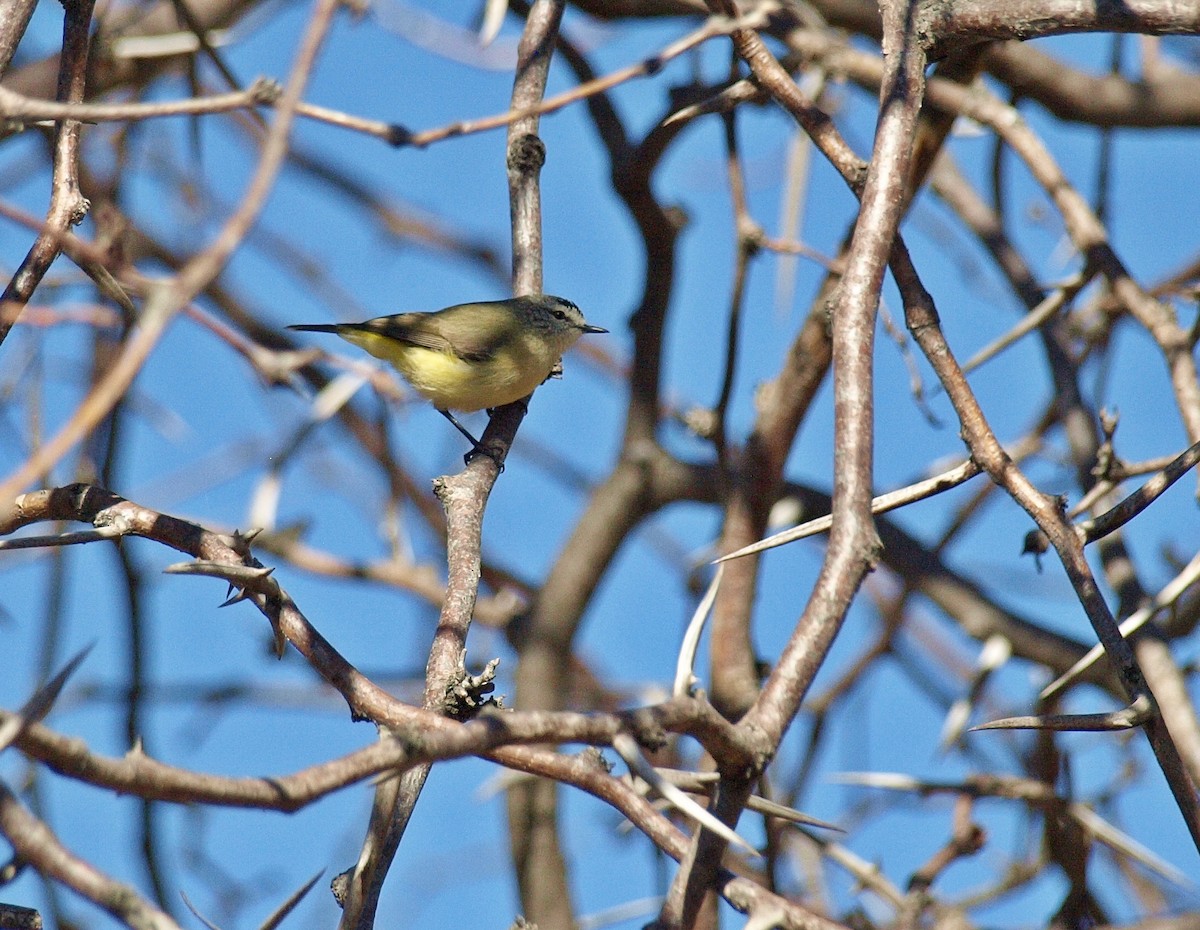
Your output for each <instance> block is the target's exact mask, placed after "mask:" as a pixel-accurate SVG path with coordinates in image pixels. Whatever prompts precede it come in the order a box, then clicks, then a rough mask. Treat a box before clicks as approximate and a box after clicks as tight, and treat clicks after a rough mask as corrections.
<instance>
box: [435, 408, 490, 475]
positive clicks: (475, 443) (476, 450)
mask: <svg viewBox="0 0 1200 930" xmlns="http://www.w3.org/2000/svg"><path fill="white" fill-rule="evenodd" d="M438 413H440V414H441V415H442V416H444V417H445V418H446V419H447V420H449V421H450V422H451V423H453V424H454V428H455V429H456V430H458V431H459V432H460V433H462V434H463V435H464V436H466V437H467V440H468V441H469V442H470V443H471V451H470V452H468V453H467V454H466V455H464V456H463V463H464V464H466V465H470V464H471V459H473V458H474V457H475V456H477V455H486V456H487V457H488V458H490V459H491V460H492V461H493V462H495V463H496V464H497V465H499V466H500V470H501V471H503V470H504V465H503V464H502V463H501V462H500V460H499V459H498V458H496V456H495V455H493V454H492V453H491V452H489V451H488V450H487V449H485V448H484V447H483V446H482V445H480V444H479V440H478V439H476V438H475V437H474V436H472V435H471V432H470V430H468V429H467V428H466V427H465V426H463V425H462V424H461V423H459V422H458V419H457V418H456V417H455V416H454V414H452V413H451V412H450V411H449V410H438Z"/></svg>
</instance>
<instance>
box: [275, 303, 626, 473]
mask: <svg viewBox="0 0 1200 930" xmlns="http://www.w3.org/2000/svg"><path fill="white" fill-rule="evenodd" d="M287 328H288V329H291V330H297V331H299V332H309V333H334V334H335V335H338V336H340V337H341V338H343V339H345V340H346V341H347V342H351V343H353V344H354V345H356V346H358V347H359V348H362V349H366V351H367V352H369V353H371V355H374V356H375V357H376V358H379V359H382V360H383V361H385V362H388V363H389V364H390V365H391V366H392V367H393V368H395V369H396V371H398V372H399V373H400V375H401V376H402V377H403V378H404V380H405V381H407V382H408V383H409V384H410V385H412V387H413V389H414V390H415V391H416V392H417V393H418V394H420V395H421V396H422V397H424V398H425V399H426V400H428V401H429V402H430V403H432V404H433V406H434V408H435V409H436V410H437V411H438V413H440V414H441V415H442V416H444V417H445V418H446V419H447V420H449V421H450V422H451V423H453V424H454V427H455V428H456V429H457V430H458V431H459V432H460V433H462V434H463V435H464V436H465V437H466V438H467V439H468V440H469V441H470V443H471V449H472V451H471V452H468V453H467V455H466V457H465V458H466V460H467V461H468V462H469V461H470V459H471V457H472V456H473V455H474V454H476V453H483V454H485V455H486V454H490V453H488V452H487V450H485V449H483V447H482V446H481V445H480V444H479V440H478V439H476V438H475V437H474V436H473V435H471V433H470V431H469V430H468V429H467V428H466V427H465V426H463V425H462V424H461V423H460V422H459V421H458V419H457V418H456V417H455V416H454V414H453V413H451V412H450V411H451V410H458V411H461V412H464V413H471V412H473V411H476V410H483V409H488V410H489V412H490V410H491V409H492V408H494V407H502V406H504V405H505V404H511V403H514V402H515V401H518V400H521V399H522V398H525V397H527V396H528V395H530V394H532V393H533V390H534V388H536V387H537V386H538V385H539V384H541V383H542V382H543V381H545V380H546V379H547V378H549V377H550V376H551V375H552V374H554V372H555V368H556V367H557V366H558V363H559V360H560V359H561V358H562V354H563V353H564V352H566V350H567V349H569V348H570V347H571V346H572V345H574V344H575V342H576V340H578V339H579V337H580V336H582V335H584V334H585V333H607V332H608V330H607V329H604V328H603V327H601V326H593V325H592V324H591V323H589V322H587V320H585V319H584V316H583V313H582V311H581V310H580V309H579V307H577V306H576V305H575V304H574V303H572V302H571V301H569V300H567V299H566V298H563V297H555V296H553V295H551V294H529V295H525V296H521V297H511V298H508V299H506V300H489V301H481V302H476V303H463V304H455V305H454V306H451V307H446V308H445V309H442V310H435V311H433V312H429V313H420V312H413V313H398V314H394V315H392V316H380V317H375V318H374V319H370V320H367V321H365V322H363V323H332V324H328V323H296V324H293V325H290V326H288V327H287Z"/></svg>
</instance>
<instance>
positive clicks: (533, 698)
mask: <svg viewBox="0 0 1200 930" xmlns="http://www.w3.org/2000/svg"><path fill="white" fill-rule="evenodd" d="M564 7H565V3H564V2H563V0H538V2H536V3H534V4H533V5H532V6H531V8H530V10H529V15H528V17H527V18H526V20H525V31H524V33H523V35H522V36H521V43H520V46H519V48H518V50H517V76H516V80H515V81H514V83H513V93H512V102H511V105H512V107H513V108H514V109H518V110H520V109H525V108H528V107H531V106H533V105H534V104H536V103H537V102H538V101H540V100H541V99H542V97H543V96H544V94H545V90H546V80H547V77H548V76H549V72H550V57H551V53H552V52H553V49H554V44H555V41H556V38H557V35H558V27H559V23H560V22H561V21H562V15H563V9H564ZM537 130H538V118H537V117H536V116H529V117H526V118H524V119H519V120H517V121H515V122H514V123H512V124H511V125H510V126H509V128H508V149H507V159H506V164H507V168H508V190H509V210H510V213H511V221H512V244H513V292H514V293H515V294H529V293H538V292H540V291H541V290H542V208H541V188H540V173H541V168H542V165H543V163H544V162H545V158H546V149H545V145H544V144H543V143H542V140H541V139H540V138H538V135H537ZM523 416H524V409H523V406H522V405H520V404H510V405H509V406H508V407H505V408H502V409H501V410H498V411H497V412H496V415H495V416H494V417H493V419H492V422H491V423H489V424H488V429H487V432H486V433H485V434H484V439H483V441H484V442H485V443H486V442H487V439H488V435H489V434H490V433H491V432H492V427H493V425H497V424H500V425H507V424H509V423H510V422H511V424H512V427H511V428H512V430H513V432H515V431H516V427H517V425H519V423H520V420H521V418H522V417H523ZM510 441H511V439H510ZM537 668H538V663H537V662H536V661H531V659H530V656H528V655H527V654H526V653H525V652H524V651H522V652H521V655H520V657H519V659H518V666H517V671H516V679H517V699H516V700H517V706H518V707H520V708H528V707H530V706H543V701H542V696H541V695H540V694H539V689H538V687H537V684H536V681H531V677H532V678H534V679H536V678H537V677H538V673H537ZM508 820H509V832H510V843H511V855H512V858H513V864H514V866H515V868H516V873H517V885H518V888H519V891H520V895H521V907H522V909H523V912H524V914H525V916H526V917H527V918H528V919H529V920H530V921H532V922H533V923H536V924H537V925H538V926H539V927H541V928H542V930H569V928H570V927H571V926H573V924H574V916H573V909H572V906H571V895H570V888H569V886H568V883H567V866H566V860H565V858H564V856H563V852H562V848H561V846H560V845H559V840H558V797H557V786H556V785H555V783H554V782H552V781H545V780H541V779H539V780H534V781H527V782H522V783H520V784H519V785H517V786H515V787H514V788H512V789H510V791H509V793H508Z"/></svg>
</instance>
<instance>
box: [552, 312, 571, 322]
mask: <svg viewBox="0 0 1200 930" xmlns="http://www.w3.org/2000/svg"><path fill="white" fill-rule="evenodd" d="M550 315H551V316H553V317H554V319H556V320H565V319H566V318H567V315H566V314H565V313H563V312H562V311H561V310H551V311H550Z"/></svg>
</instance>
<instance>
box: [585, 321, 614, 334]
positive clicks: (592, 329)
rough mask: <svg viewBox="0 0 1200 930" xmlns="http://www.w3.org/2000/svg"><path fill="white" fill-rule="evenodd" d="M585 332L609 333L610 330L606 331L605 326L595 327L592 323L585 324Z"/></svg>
mask: <svg viewBox="0 0 1200 930" xmlns="http://www.w3.org/2000/svg"><path fill="white" fill-rule="evenodd" d="M583 331H584V332H585V333H607V332H608V330H607V329H605V328H604V327H603V326H593V325H592V324H591V323H584V324H583Z"/></svg>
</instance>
